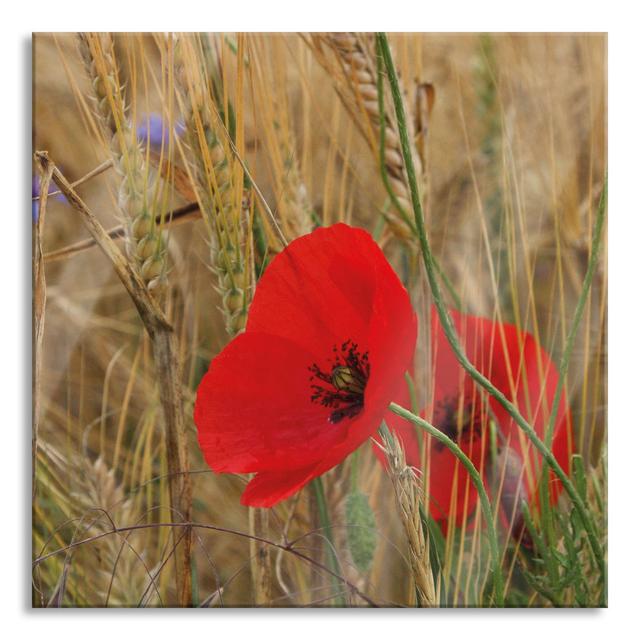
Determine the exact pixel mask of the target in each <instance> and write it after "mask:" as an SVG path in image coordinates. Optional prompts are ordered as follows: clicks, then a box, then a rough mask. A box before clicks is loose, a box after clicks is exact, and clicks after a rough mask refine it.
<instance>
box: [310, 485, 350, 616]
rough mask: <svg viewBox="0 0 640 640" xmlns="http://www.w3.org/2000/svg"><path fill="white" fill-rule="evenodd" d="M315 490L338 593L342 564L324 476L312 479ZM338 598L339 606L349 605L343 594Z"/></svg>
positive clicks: (334, 584)
mask: <svg viewBox="0 0 640 640" xmlns="http://www.w3.org/2000/svg"><path fill="white" fill-rule="evenodd" d="M311 485H312V486H313V490H314V492H315V495H316V501H317V503H318V515H319V516H320V524H321V526H322V532H323V534H324V537H325V546H326V548H327V556H328V558H329V565H330V568H331V571H332V574H335V575H332V576H331V581H332V582H333V587H334V589H335V591H336V593H338V592H339V591H340V589H341V586H340V580H339V579H338V577H337V576H341V575H342V572H341V571H340V564H339V563H338V557H337V555H336V547H335V544H334V542H333V533H332V531H331V519H330V518H329V509H328V508H327V500H326V498H325V495H324V487H323V486H322V478H314V479H313V480H312V481H311ZM336 600H337V602H338V606H340V607H345V606H346V605H347V603H346V601H345V599H344V596H343V595H341V594H340V595H337V596H336Z"/></svg>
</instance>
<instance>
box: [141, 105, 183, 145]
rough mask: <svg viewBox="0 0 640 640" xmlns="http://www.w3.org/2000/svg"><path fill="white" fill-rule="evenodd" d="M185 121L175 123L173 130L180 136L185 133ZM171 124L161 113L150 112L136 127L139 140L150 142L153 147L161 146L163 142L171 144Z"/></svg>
mask: <svg viewBox="0 0 640 640" xmlns="http://www.w3.org/2000/svg"><path fill="white" fill-rule="evenodd" d="M184 129H185V127H184V123H183V122H182V121H181V120H178V121H177V122H176V123H175V124H174V125H173V130H174V131H175V133H176V135H177V136H178V137H180V136H181V135H182V134H183V133H184ZM169 134H170V128H169V125H168V124H167V123H166V122H165V121H164V119H163V118H162V116H161V115H160V114H159V113H150V114H149V115H148V116H147V117H146V118H145V119H144V120H142V121H141V122H140V124H139V125H138V127H137V129H136V135H137V137H138V141H139V142H143V143H145V144H146V143H148V144H149V146H151V147H152V148H154V147H155V148H158V149H159V148H160V147H161V146H162V145H163V144H164V146H165V147H166V146H168V144H169Z"/></svg>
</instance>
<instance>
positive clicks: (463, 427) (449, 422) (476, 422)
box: [433, 396, 481, 451]
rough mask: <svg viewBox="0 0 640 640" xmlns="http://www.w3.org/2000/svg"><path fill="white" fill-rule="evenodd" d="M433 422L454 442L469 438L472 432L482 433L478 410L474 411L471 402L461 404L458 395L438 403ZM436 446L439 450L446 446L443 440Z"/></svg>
mask: <svg viewBox="0 0 640 640" xmlns="http://www.w3.org/2000/svg"><path fill="white" fill-rule="evenodd" d="M433 422H434V424H435V426H437V427H438V429H440V431H442V432H443V433H445V434H446V435H448V436H449V437H450V438H451V439H452V440H453V441H454V442H458V443H459V442H460V441H462V440H464V439H469V438H470V437H471V434H472V433H475V434H476V435H478V436H479V435H480V430H481V424H480V416H479V415H478V412H477V411H474V407H473V405H472V403H471V402H466V403H465V404H463V405H462V406H460V400H459V398H457V397H451V396H449V397H447V398H445V399H444V400H440V401H439V402H437V403H436V407H435V412H434V415H433ZM435 446H436V449H437V450H438V451H439V450H441V449H443V448H444V444H442V443H441V442H437V443H436V445H435Z"/></svg>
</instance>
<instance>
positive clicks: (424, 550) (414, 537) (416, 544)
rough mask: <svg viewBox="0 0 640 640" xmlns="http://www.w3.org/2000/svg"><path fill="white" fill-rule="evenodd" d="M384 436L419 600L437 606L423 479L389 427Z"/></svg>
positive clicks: (423, 603)
mask: <svg viewBox="0 0 640 640" xmlns="http://www.w3.org/2000/svg"><path fill="white" fill-rule="evenodd" d="M382 439H383V442H384V447H383V449H384V452H385V454H386V457H387V462H388V464H389V475H390V476H391V482H392V484H393V490H394V493H395V496H396V504H397V506H398V511H399V512H400V519H401V520H402V526H403V528H404V531H405V534H406V536H407V543H408V545H409V558H410V561H411V571H412V573H413V579H414V581H415V585H416V592H417V594H418V598H419V604H420V606H424V607H436V606H437V603H438V601H437V597H436V590H435V586H434V580H433V572H432V570H431V562H430V559H429V545H428V540H427V538H426V536H425V532H424V529H423V527H422V521H421V518H420V502H421V498H420V485H419V481H418V478H417V477H416V473H415V471H414V470H413V468H411V467H409V466H407V463H406V462H405V456H404V451H403V449H402V446H401V445H400V442H399V441H398V439H397V438H396V436H395V435H393V434H391V433H390V432H389V430H388V429H385V430H383V433H382Z"/></svg>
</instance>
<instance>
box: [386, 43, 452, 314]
mask: <svg viewBox="0 0 640 640" xmlns="http://www.w3.org/2000/svg"><path fill="white" fill-rule="evenodd" d="M382 60H383V58H382V53H381V51H380V45H379V43H376V83H377V89H378V112H379V117H380V149H379V156H380V157H379V162H380V173H381V174H382V181H383V182H384V186H385V189H386V190H387V194H388V195H389V198H390V200H391V203H392V204H393V206H394V207H395V208H396V209H397V210H398V212H399V213H400V215H401V216H402V220H403V221H404V222H405V224H406V225H407V226H408V227H409V230H410V231H411V233H413V234H414V235H415V234H416V227H415V223H414V222H413V221H412V220H411V217H410V216H409V214H408V213H407V212H406V211H405V209H404V207H403V206H402V205H401V204H400V201H399V200H398V197H397V196H396V194H395V193H394V191H393V188H392V187H391V182H390V181H389V174H388V172H387V165H386V161H385V136H386V131H387V128H386V126H385V125H386V122H387V119H386V115H385V106H384V87H383V82H384V74H383V72H382ZM433 263H434V266H435V268H436V271H437V272H438V275H439V276H440V278H441V279H442V282H443V284H444V286H445V287H446V289H447V291H448V292H449V295H450V296H451V298H452V299H453V301H454V304H455V305H456V308H457V309H459V310H462V302H461V300H460V297H459V296H458V294H457V293H456V290H455V289H454V287H453V285H452V284H451V280H450V279H449V277H448V276H447V274H446V273H445V272H444V269H443V268H442V267H441V266H440V264H439V263H438V261H437V260H436V258H435V257H434V258H433Z"/></svg>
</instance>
